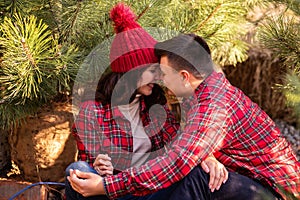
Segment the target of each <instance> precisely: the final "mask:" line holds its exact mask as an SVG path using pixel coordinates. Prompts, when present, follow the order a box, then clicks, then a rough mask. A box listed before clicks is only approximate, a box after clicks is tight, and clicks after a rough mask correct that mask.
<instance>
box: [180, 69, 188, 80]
mask: <svg viewBox="0 0 300 200" xmlns="http://www.w3.org/2000/svg"><path fill="white" fill-rule="evenodd" d="M179 74H180V76H181V78H182V80H183V81H184V80H185V81H190V76H191V75H190V73H189V72H188V71H186V70H180V71H179Z"/></svg>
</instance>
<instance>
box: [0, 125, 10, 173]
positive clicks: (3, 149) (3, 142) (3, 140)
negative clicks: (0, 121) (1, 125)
mask: <svg viewBox="0 0 300 200" xmlns="http://www.w3.org/2000/svg"><path fill="white" fill-rule="evenodd" d="M8 133H9V131H7V130H3V129H0V176H6V174H7V172H8V171H9V170H10V168H11V157H10V145H9V143H8Z"/></svg>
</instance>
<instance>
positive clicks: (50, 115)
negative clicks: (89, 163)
mask: <svg viewBox="0 0 300 200" xmlns="http://www.w3.org/2000/svg"><path fill="white" fill-rule="evenodd" d="M72 123H73V114H72V105H71V104H70V103H67V104H66V103H64V104H62V103H60V104H55V103H54V104H52V105H51V106H47V107H44V108H43V110H41V111H40V112H39V113H38V114H37V115H35V116H31V117H29V118H28V119H27V120H26V122H25V123H24V124H22V125H21V126H20V127H19V128H18V129H17V130H16V131H15V133H14V134H12V136H11V138H10V143H11V147H12V152H11V155H12V160H13V161H14V163H15V164H16V165H17V166H18V167H19V169H20V170H21V172H22V174H23V176H24V178H25V179H26V181H31V182H37V181H53V182H62V181H64V173H65V168H66V167H67V166H68V165H69V164H70V163H71V162H74V161H75V158H76V155H75V154H76V151H77V150H76V143H75V141H74V138H73V136H72V135H71V126H72Z"/></svg>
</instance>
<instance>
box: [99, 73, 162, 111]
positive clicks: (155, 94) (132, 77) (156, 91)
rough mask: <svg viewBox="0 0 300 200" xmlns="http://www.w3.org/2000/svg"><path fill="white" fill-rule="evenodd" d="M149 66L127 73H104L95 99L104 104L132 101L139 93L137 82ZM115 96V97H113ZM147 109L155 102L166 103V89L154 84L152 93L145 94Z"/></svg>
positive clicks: (120, 103)
mask: <svg viewBox="0 0 300 200" xmlns="http://www.w3.org/2000/svg"><path fill="white" fill-rule="evenodd" d="M146 69H147V67H141V68H138V69H134V70H131V71H129V72H126V73H116V72H108V73H106V74H104V75H103V76H102V77H101V78H100V80H99V82H98V85H97V89H96V93H95V100H96V101H100V102H101V103H102V104H103V105H105V104H114V105H122V104H123V105H124V104H129V103H130V102H132V101H133V100H134V98H135V96H136V94H137V88H136V87H137V86H136V85H137V82H138V80H139V79H140V78H141V75H142V73H143V72H144V71H145V70H146ZM112 98H113V99H112ZM143 98H144V100H145V104H146V107H147V109H149V108H150V107H151V106H152V105H154V104H161V105H164V104H166V103H167V100H166V97H165V95H164V90H163V89H162V88H161V87H160V86H159V85H157V84H154V87H153V88H152V93H151V95H149V96H143Z"/></svg>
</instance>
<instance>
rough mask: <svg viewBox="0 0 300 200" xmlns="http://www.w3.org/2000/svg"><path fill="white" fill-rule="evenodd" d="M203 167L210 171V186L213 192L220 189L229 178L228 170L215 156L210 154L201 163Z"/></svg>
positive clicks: (207, 171)
mask: <svg viewBox="0 0 300 200" xmlns="http://www.w3.org/2000/svg"><path fill="white" fill-rule="evenodd" d="M201 167H202V169H203V170H204V171H205V172H206V173H209V188H210V190H211V191H212V192H214V191H215V189H216V190H219V189H220V187H221V185H222V183H225V182H226V181H227V179H228V171H227V169H226V168H225V166H224V165H223V164H222V163H220V162H219V161H218V160H217V159H216V158H215V157H214V156H212V155H211V156H208V157H207V158H206V160H204V161H202V163H201Z"/></svg>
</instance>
